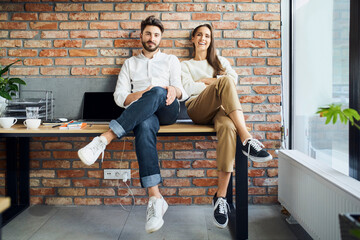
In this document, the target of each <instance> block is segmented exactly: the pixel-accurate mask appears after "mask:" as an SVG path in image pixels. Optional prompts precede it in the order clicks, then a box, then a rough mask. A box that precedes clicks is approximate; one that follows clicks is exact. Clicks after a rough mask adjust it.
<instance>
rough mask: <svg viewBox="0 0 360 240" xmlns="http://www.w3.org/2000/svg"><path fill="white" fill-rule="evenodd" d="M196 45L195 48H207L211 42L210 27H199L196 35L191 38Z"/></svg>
mask: <svg viewBox="0 0 360 240" xmlns="http://www.w3.org/2000/svg"><path fill="white" fill-rule="evenodd" d="M191 41H192V42H193V43H194V45H195V50H197V51H198V50H207V49H208V48H209V46H210V43H211V31H210V29H209V28H208V27H205V26H203V27H199V28H198V29H197V31H196V33H195V35H194V36H193V37H192V38H191Z"/></svg>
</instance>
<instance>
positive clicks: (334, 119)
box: [333, 113, 338, 124]
mask: <svg viewBox="0 0 360 240" xmlns="http://www.w3.org/2000/svg"><path fill="white" fill-rule="evenodd" d="M337 115H338V114H337V113H334V115H333V116H334V117H333V124H335V123H336V121H337Z"/></svg>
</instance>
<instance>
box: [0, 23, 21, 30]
mask: <svg viewBox="0 0 360 240" xmlns="http://www.w3.org/2000/svg"><path fill="white" fill-rule="evenodd" d="M0 29H9V30H11V29H26V23H24V22H0Z"/></svg>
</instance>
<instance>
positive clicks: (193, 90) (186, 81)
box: [181, 62, 206, 97]
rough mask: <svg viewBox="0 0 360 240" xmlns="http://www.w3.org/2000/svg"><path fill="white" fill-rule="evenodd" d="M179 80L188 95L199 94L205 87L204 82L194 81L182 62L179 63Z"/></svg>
mask: <svg viewBox="0 0 360 240" xmlns="http://www.w3.org/2000/svg"><path fill="white" fill-rule="evenodd" d="M181 81H182V84H183V86H184V89H185V91H186V92H187V94H188V95H189V96H190V97H191V96H197V95H199V94H200V93H201V92H202V91H203V90H204V89H205V88H206V85H205V83H203V82H195V80H194V79H193V77H192V76H191V74H190V71H189V68H188V66H187V65H186V64H185V63H184V62H182V63H181Z"/></svg>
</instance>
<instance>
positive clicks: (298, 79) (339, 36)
mask: <svg viewBox="0 0 360 240" xmlns="http://www.w3.org/2000/svg"><path fill="white" fill-rule="evenodd" d="M292 4H293V5H292V9H293V13H292V20H293V24H292V26H293V28H292V37H293V38H292V103H293V104H292V106H293V108H292V114H293V115H292V148H293V149H297V150H299V151H301V152H304V153H306V154H308V155H309V156H311V157H313V158H314V159H316V161H319V162H322V163H324V164H327V165H329V166H331V167H332V168H334V169H336V170H338V171H340V172H342V173H344V174H346V175H349V127H348V126H347V125H344V124H341V123H340V121H338V123H337V124H335V125H333V124H328V125H325V119H324V118H320V117H319V116H317V115H316V114H315V113H316V111H317V108H318V107H320V106H324V105H327V104H330V103H341V104H343V105H344V107H348V106H349V33H350V0H333V1H329V0H295V1H292Z"/></svg>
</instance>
